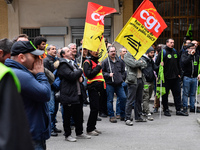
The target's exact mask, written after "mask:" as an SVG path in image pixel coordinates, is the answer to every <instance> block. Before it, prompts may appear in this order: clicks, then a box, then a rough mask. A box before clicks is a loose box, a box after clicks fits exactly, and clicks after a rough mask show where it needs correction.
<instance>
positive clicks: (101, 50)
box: [98, 37, 108, 62]
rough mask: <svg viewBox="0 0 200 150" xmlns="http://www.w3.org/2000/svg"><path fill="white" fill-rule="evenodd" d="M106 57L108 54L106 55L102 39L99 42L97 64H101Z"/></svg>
mask: <svg viewBox="0 0 200 150" xmlns="http://www.w3.org/2000/svg"><path fill="white" fill-rule="evenodd" d="M107 57H108V53H107V48H106V43H105V40H104V37H103V38H102V40H101V43H100V46H99V59H98V61H99V62H102V61H103V60H104V59H106V58H107Z"/></svg>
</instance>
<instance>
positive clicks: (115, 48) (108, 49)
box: [108, 46, 117, 52]
mask: <svg viewBox="0 0 200 150" xmlns="http://www.w3.org/2000/svg"><path fill="white" fill-rule="evenodd" d="M112 47H114V48H115V50H116V51H117V49H116V47H115V46H109V47H108V52H109V51H110V49H111V48H112Z"/></svg>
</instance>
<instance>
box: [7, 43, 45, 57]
mask: <svg viewBox="0 0 200 150" xmlns="http://www.w3.org/2000/svg"><path fill="white" fill-rule="evenodd" d="M20 53H22V54H25V53H31V54H33V55H38V56H39V55H42V54H43V53H44V51H42V50H38V49H36V47H35V46H34V45H33V43H32V42H31V41H18V42H16V43H14V44H13V46H12V48H11V56H16V55H19V54H20Z"/></svg>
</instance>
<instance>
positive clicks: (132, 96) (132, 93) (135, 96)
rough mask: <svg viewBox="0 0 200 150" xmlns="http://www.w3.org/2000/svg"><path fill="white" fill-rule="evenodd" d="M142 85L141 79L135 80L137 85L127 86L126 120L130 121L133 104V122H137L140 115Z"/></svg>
mask: <svg viewBox="0 0 200 150" xmlns="http://www.w3.org/2000/svg"><path fill="white" fill-rule="evenodd" d="M143 88H144V83H143V81H142V79H137V84H128V98H127V101H126V110H125V113H126V119H127V120H130V118H131V114H132V106H133V102H134V100H135V104H134V113H135V120H138V119H139V118H140V116H141V114H142V107H141V104H142V96H143Z"/></svg>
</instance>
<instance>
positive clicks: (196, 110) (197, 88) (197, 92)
mask: <svg viewBox="0 0 200 150" xmlns="http://www.w3.org/2000/svg"><path fill="white" fill-rule="evenodd" d="M198 82H199V81H198V79H197V90H196V101H195V114H197V94H198V92H197V91H198Z"/></svg>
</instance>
